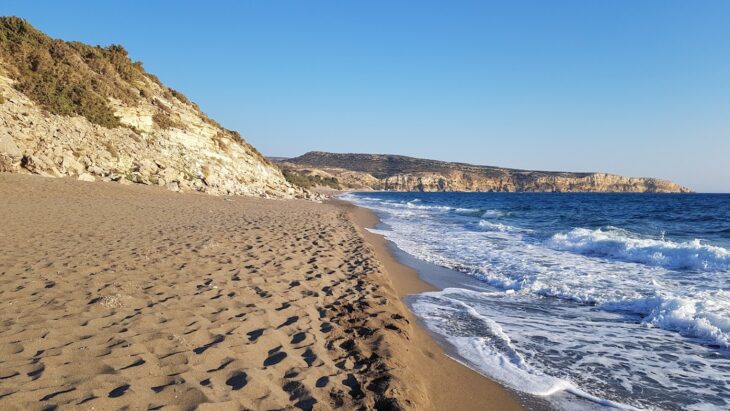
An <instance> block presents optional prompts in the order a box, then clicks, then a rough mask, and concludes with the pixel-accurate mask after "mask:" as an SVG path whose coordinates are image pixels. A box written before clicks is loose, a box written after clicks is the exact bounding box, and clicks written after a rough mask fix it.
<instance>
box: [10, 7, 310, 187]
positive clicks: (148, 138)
mask: <svg viewBox="0 0 730 411" xmlns="http://www.w3.org/2000/svg"><path fill="white" fill-rule="evenodd" d="M0 171H5V172H8V171H9V172H24V173H33V174H40V175H45V176H53V177H61V176H69V177H75V178H79V179H83V180H89V181H91V180H105V181H119V182H123V183H142V184H151V185H160V186H165V187H167V188H169V189H171V190H182V191H200V192H205V193H210V194H245V195H254V196H261V197H273V198H292V197H307V196H309V193H308V192H306V191H304V190H302V189H301V188H299V187H296V186H294V185H292V184H290V183H288V182H287V181H286V180H285V179H284V176H283V175H282V173H281V171H280V170H279V169H278V168H277V167H275V166H274V165H272V164H271V163H270V162H269V161H268V160H266V159H265V158H264V157H263V156H261V154H259V153H258V152H257V151H256V150H255V149H254V148H253V147H252V146H250V145H249V144H248V143H246V142H245V141H244V140H243V139H242V138H241V137H240V135H238V133H236V132H234V131H230V130H227V129H225V128H223V127H222V126H221V125H220V124H218V123H216V122H215V121H213V120H211V119H209V118H208V117H207V116H206V115H205V114H204V113H203V112H202V111H201V110H200V109H199V107H198V106H197V105H195V104H194V103H192V102H190V101H189V100H188V99H187V98H185V96H184V95H182V94H181V93H179V92H177V91H175V90H172V89H170V88H168V87H166V86H164V85H163V84H162V83H161V82H160V81H159V80H158V79H157V77H155V76H154V75H151V74H149V73H147V72H145V71H144V69H143V68H142V64H141V63H139V62H136V63H133V62H132V61H130V60H129V57H128V56H127V52H126V51H125V50H124V49H123V48H122V47H120V46H116V45H114V46H109V47H99V46H96V47H94V46H88V45H85V44H81V43H77V42H65V41H62V40H56V39H51V38H49V37H48V36H46V35H45V34H43V33H41V32H40V31H38V30H36V29H35V28H33V27H32V26H31V25H30V24H28V23H27V22H26V21H24V20H21V19H18V18H14V17H4V18H0Z"/></svg>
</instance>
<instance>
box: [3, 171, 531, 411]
mask: <svg viewBox="0 0 730 411" xmlns="http://www.w3.org/2000/svg"><path fill="white" fill-rule="evenodd" d="M357 210H358V209H355V208H352V207H348V206H342V205H329V204H316V203H311V202H306V201H274V200H258V199H251V198H244V197H232V198H223V197H212V196H205V195H196V194H176V193H172V192H169V191H166V190H163V189H159V188H155V187H144V186H121V185H118V184H112V183H85V182H79V181H73V180H66V179H47V178H41V177H35V176H22V175H14V174H0V221H1V223H0V409H3V410H6V409H16V408H17V409H46V408H49V407H50V408H52V407H53V406H59V407H61V408H64V407H68V408H73V409H117V408H122V407H128V408H129V409H149V408H159V407H166V406H172V407H171V408H172V409H176V408H179V409H189V408H194V407H196V406H198V407H199V408H200V409H208V408H212V409H246V408H248V409H282V408H285V409H286V408H293V409H297V408H301V409H312V408H313V409H331V408H336V407H342V408H344V409H352V408H359V407H366V408H379V409H393V408H396V407H398V406H399V407H402V408H406V409H433V408H436V409H490V408H491V409H509V408H516V407H517V406H518V405H517V403H516V402H515V401H514V400H513V399H512V397H510V395H509V394H507V393H506V392H505V391H503V390H501V389H500V388H499V387H498V386H497V385H496V384H494V383H491V382H490V381H488V380H486V379H485V378H482V377H480V376H478V375H477V374H475V373H473V372H471V371H469V370H468V369H466V368H464V367H462V366H461V365H458V364H457V363H455V362H452V361H450V360H448V358H446V357H445V356H444V355H443V352H442V351H441V350H440V348H439V347H438V346H437V345H436V344H435V343H434V342H433V341H432V340H431V339H430V338H429V337H428V335H427V334H426V333H425V332H424V331H423V330H421V329H420V328H419V327H417V326H415V325H414V324H415V321H414V319H413V317H412V316H411V315H410V314H409V313H408V312H407V310H406V309H405V307H404V305H403V304H402V303H401V301H400V298H399V294H398V293H396V291H395V289H397V290H398V292H399V293H400V294H401V295H402V294H404V293H408V292H413V291H418V289H417V287H416V288H414V287H411V286H408V285H407V284H418V283H417V277H414V274H413V273H408V272H407V271H403V270H404V268H403V267H402V266H400V268H398V267H397V266H396V265H395V264H397V263H396V262H395V261H393V260H392V258H390V257H389V255H387V253H384V249H383V248H382V246H383V244H382V240H381V242H380V243H378V240H377V238H375V236H371V235H370V234H367V233H363V230H362V229H361V228H359V227H358V226H356V225H355V223H354V222H353V218H352V217H351V214H352V213H358V211H357ZM363 235H365V236H371V237H373V238H369V241H373V242H372V244H369V243H368V242H366V241H365V239H364V238H363ZM376 253H377V254H378V256H379V257H381V259H383V260H382V261H383V262H382V263H381V262H380V261H379V260H378V259H376V257H375V256H376ZM389 258H390V259H389ZM386 270H387V273H389V274H391V275H392V280H393V284H395V289H394V288H393V286H392V285H391V277H389V276H388V274H386ZM409 276H410V278H409ZM414 278H415V279H414ZM404 284H406V285H404Z"/></svg>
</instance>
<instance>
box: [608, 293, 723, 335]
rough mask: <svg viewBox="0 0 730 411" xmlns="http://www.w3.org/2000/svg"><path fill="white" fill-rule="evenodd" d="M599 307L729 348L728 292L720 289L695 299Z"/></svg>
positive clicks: (631, 301) (674, 298)
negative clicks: (630, 313)
mask: <svg viewBox="0 0 730 411" xmlns="http://www.w3.org/2000/svg"><path fill="white" fill-rule="evenodd" d="M601 308H603V309H604V310H610V311H629V312H634V313H640V314H641V315H643V316H644V318H643V319H642V322H643V323H644V324H646V325H649V326H653V327H659V328H662V329H665V330H669V331H676V332H678V333H680V334H682V335H684V336H687V337H693V338H698V339H701V340H703V341H707V342H709V343H712V344H717V345H720V346H723V347H728V348H730V318H728V313H729V312H730V293H728V292H726V291H723V290H717V291H714V292H700V293H698V294H697V295H695V298H687V297H679V296H667V297H649V298H638V299H622V300H617V301H609V302H606V303H603V304H601Z"/></svg>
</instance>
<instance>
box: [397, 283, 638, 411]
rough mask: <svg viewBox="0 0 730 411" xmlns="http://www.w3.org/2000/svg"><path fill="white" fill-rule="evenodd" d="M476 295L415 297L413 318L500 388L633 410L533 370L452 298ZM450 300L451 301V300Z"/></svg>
mask: <svg viewBox="0 0 730 411" xmlns="http://www.w3.org/2000/svg"><path fill="white" fill-rule="evenodd" d="M463 293H466V294H474V293H476V292H474V291H470V290H465V289H460V288H447V289H444V290H442V291H435V292H428V293H423V294H420V295H418V297H417V298H416V300H415V301H414V302H413V303H412V306H411V307H412V309H413V311H414V312H415V313H416V315H417V316H418V317H419V318H421V319H423V321H424V322H425V324H426V326H427V327H428V328H429V329H430V330H431V331H433V332H435V333H437V334H439V335H441V336H442V337H444V338H445V339H446V340H447V341H448V342H449V343H450V344H451V345H452V346H454V347H455V348H456V351H457V353H458V356H459V358H455V359H456V360H457V361H459V362H463V363H465V365H466V366H468V367H470V368H472V369H474V370H476V371H478V372H480V373H483V374H484V375H487V376H489V377H491V378H494V379H496V380H498V381H500V382H502V383H503V384H505V385H507V386H509V387H511V388H513V389H516V390H518V391H522V392H525V393H529V394H532V395H537V396H545V397H547V396H555V395H557V394H560V393H561V392H568V393H571V394H573V395H576V396H578V397H581V398H583V399H585V400H588V401H591V402H595V403H597V404H600V405H603V406H606V407H613V408H618V409H635V408H633V407H631V406H628V405H624V404H620V403H617V402H614V401H610V400H607V399H604V398H600V397H597V396H594V395H591V394H589V393H587V392H586V391H583V390H582V389H581V388H580V387H578V386H576V385H575V384H573V383H572V382H570V381H568V380H565V379H561V378H557V377H554V376H551V375H548V374H546V373H544V372H542V371H541V370H539V369H537V368H535V367H533V366H532V365H531V364H530V363H529V362H528V361H527V360H526V359H525V357H524V356H523V355H521V354H520V353H519V352H518V351H517V349H516V348H515V346H514V345H513V343H512V341H511V339H510V337H509V336H508V335H507V334H506V333H505V332H504V331H503V329H502V327H501V326H500V325H499V324H498V323H497V322H496V321H494V320H492V319H490V318H488V317H486V316H484V315H482V314H480V313H479V312H478V311H477V310H476V309H475V308H474V307H472V306H470V305H469V304H467V303H465V302H463V301H461V300H460V299H458V298H453V297H456V296H458V295H459V294H463ZM452 296H453V297H452Z"/></svg>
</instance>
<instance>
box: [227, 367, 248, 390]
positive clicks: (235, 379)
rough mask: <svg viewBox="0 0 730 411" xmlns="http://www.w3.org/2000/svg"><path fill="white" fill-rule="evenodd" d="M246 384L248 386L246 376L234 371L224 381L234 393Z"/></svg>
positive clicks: (243, 373)
mask: <svg viewBox="0 0 730 411" xmlns="http://www.w3.org/2000/svg"><path fill="white" fill-rule="evenodd" d="M246 384H248V375H247V374H246V373H245V372H243V371H235V372H234V373H233V374H231V376H230V377H228V379H227V380H226V385H229V386H230V387H231V389H232V390H234V391H237V390H240V389H241V388H243V387H245V386H246Z"/></svg>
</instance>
